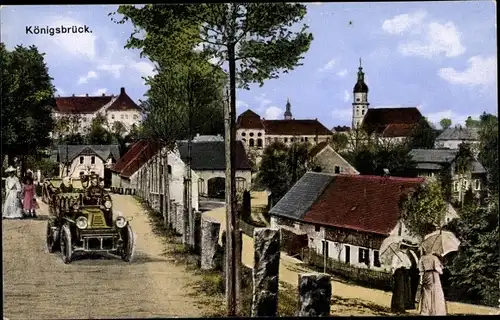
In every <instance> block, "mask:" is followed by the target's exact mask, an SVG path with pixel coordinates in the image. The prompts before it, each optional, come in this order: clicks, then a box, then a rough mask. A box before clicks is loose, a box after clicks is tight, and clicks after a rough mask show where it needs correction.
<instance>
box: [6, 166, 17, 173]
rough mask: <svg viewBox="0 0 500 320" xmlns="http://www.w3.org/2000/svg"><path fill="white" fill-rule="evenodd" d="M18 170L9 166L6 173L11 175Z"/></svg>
mask: <svg viewBox="0 0 500 320" xmlns="http://www.w3.org/2000/svg"><path fill="white" fill-rule="evenodd" d="M16 171H17V170H16V169H15V168H14V167H13V166H9V167H8V168H7V169H5V172H6V173H9V172H16Z"/></svg>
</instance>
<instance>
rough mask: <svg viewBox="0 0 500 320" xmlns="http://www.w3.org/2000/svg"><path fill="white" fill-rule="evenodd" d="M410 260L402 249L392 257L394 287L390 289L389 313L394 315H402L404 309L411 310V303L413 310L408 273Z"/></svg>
mask: <svg viewBox="0 0 500 320" xmlns="http://www.w3.org/2000/svg"><path fill="white" fill-rule="evenodd" d="M410 268H411V260H410V258H409V257H408V254H407V251H406V250H405V249H402V250H401V251H400V252H398V254H397V255H395V256H394V257H393V262H392V273H393V279H394V285H393V288H392V299H391V311H392V312H394V313H404V312H405V310H406V309H411V307H412V302H413V308H415V303H414V300H413V301H411V300H412V299H411V285H410V273H409V269H410Z"/></svg>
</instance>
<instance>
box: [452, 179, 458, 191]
mask: <svg viewBox="0 0 500 320" xmlns="http://www.w3.org/2000/svg"><path fill="white" fill-rule="evenodd" d="M458 189H459V184H458V181H453V191H455V192H457V191H458Z"/></svg>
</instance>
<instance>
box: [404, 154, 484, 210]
mask: <svg viewBox="0 0 500 320" xmlns="http://www.w3.org/2000/svg"><path fill="white" fill-rule="evenodd" d="M457 153H458V150H456V149H413V150H411V151H410V155H411V157H412V160H413V161H414V162H415V170H416V173H417V175H418V176H420V177H425V178H438V177H439V176H440V175H441V174H442V173H443V172H446V173H447V174H448V175H449V177H450V179H451V182H450V183H451V184H452V187H451V192H452V197H453V198H454V199H455V200H458V201H460V200H461V198H462V196H463V195H464V194H465V191H467V190H468V189H469V188H470V189H471V190H472V192H473V193H474V195H475V196H476V197H478V198H480V197H481V194H482V193H483V192H484V190H485V188H484V186H486V178H487V174H486V169H485V168H484V167H483V166H482V165H481V163H479V161H478V160H477V159H473V160H472V162H471V165H470V172H468V173H467V174H466V175H465V176H463V177H462V176H460V175H459V174H458V173H457V171H456V166H455V164H456V157H457Z"/></svg>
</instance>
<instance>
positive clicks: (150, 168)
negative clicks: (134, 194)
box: [112, 140, 198, 211]
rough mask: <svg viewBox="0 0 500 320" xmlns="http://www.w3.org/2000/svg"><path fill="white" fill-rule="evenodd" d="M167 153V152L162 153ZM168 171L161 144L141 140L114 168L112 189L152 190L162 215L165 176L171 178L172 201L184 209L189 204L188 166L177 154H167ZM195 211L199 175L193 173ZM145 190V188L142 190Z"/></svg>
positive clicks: (156, 205) (194, 207) (195, 208)
mask: <svg viewBox="0 0 500 320" xmlns="http://www.w3.org/2000/svg"><path fill="white" fill-rule="evenodd" d="M162 153H163V154H164V153H165V150H162ZM167 162H168V165H167V170H166V171H165V170H164V164H163V159H162V157H161V154H160V147H159V144H155V143H151V142H149V141H147V140H139V141H138V142H136V143H135V144H133V145H132V147H131V148H130V150H129V151H128V152H127V153H125V155H123V157H122V158H120V159H119V160H118V162H117V163H116V164H115V165H114V167H113V168H112V175H113V178H112V180H113V181H112V188H114V189H129V190H138V189H142V190H151V192H150V194H151V195H152V198H154V200H155V201H156V202H155V203H154V204H153V205H154V206H155V207H156V208H157V209H158V210H160V211H161V207H160V206H161V204H162V203H163V194H164V190H165V189H166V188H165V186H164V184H163V179H164V174H168V183H169V185H168V189H169V194H170V201H171V202H173V203H178V204H180V205H184V204H185V193H186V192H185V186H186V179H187V166H186V164H185V163H184V162H183V161H182V160H181V158H180V155H179V152H178V151H177V150H174V151H169V152H168V153H167ZM191 176H192V177H191V179H192V181H193V183H192V192H191V197H192V198H191V199H192V202H191V205H192V208H193V209H194V210H195V211H197V210H198V187H197V184H196V181H198V175H197V174H196V172H194V171H193V170H191ZM141 187H142V188H141Z"/></svg>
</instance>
